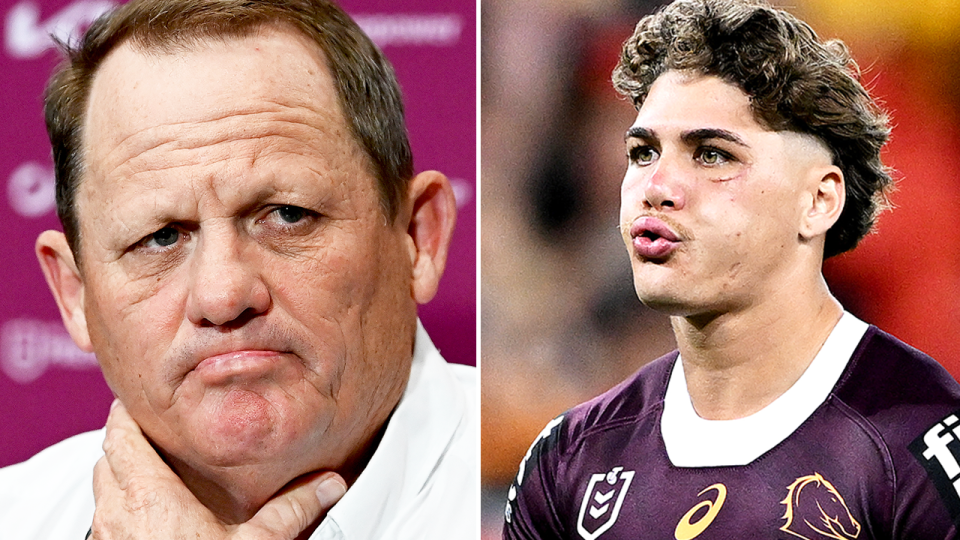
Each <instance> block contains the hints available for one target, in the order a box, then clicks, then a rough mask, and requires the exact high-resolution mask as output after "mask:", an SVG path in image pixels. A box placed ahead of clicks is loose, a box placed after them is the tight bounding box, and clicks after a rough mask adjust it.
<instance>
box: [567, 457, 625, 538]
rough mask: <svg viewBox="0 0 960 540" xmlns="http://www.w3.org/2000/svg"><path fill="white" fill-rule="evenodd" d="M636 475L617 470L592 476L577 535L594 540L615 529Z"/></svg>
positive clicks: (585, 494) (578, 523) (581, 503)
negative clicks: (611, 528)
mask: <svg viewBox="0 0 960 540" xmlns="http://www.w3.org/2000/svg"><path fill="white" fill-rule="evenodd" d="M633 475H634V471H625V470H623V467H614V468H613V469H612V470H610V471H609V472H606V473H599V474H594V475H592V476H590V482H589V483H588V484H587V489H586V491H585V492H584V493H583V500H582V501H581V502H580V516H579V517H578V518H577V532H579V533H580V536H582V537H583V538H584V540H594V539H595V538H597V537H598V536H600V535H601V534H603V533H605V532H607V530H609V529H610V527H613V524H614V523H616V521H617V518H618V517H619V516H620V507H621V506H623V498H624V497H626V495H627V490H628V489H630V482H632V481H633Z"/></svg>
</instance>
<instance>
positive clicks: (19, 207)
mask: <svg viewBox="0 0 960 540" xmlns="http://www.w3.org/2000/svg"><path fill="white" fill-rule="evenodd" d="M7 200H8V201H9V202H10V207H11V208H13V210H14V212H16V213H17V214H20V215H21V216H23V217H38V216H42V215H44V214H46V213H47V212H49V211H50V210H53V208H54V206H56V186H55V183H54V177H53V167H50V166H48V165H41V164H39V163H36V162H33V161H28V162H26V163H24V164H22V165H20V166H19V167H17V168H16V169H14V171H13V173H12V174H11V175H10V180H9V181H8V182H7Z"/></svg>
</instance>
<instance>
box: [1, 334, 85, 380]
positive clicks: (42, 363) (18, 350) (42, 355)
mask: <svg viewBox="0 0 960 540" xmlns="http://www.w3.org/2000/svg"><path fill="white" fill-rule="evenodd" d="M0 349H2V350H0V354H2V356H0V367H3V372H4V373H6V374H7V376H8V377H10V378H11V379H13V380H14V381H17V382H18V383H20V384H29V383H31V382H33V381H35V380H37V379H38V378H39V377H40V376H41V375H43V373H44V372H45V371H46V370H47V368H49V367H50V366H60V367H65V368H69V369H97V368H98V365H97V358H96V356H94V355H93V354H89V353H85V352H83V351H81V350H80V349H79V348H78V347H77V346H76V345H75V344H74V343H73V340H72V339H70V334H68V333H67V331H66V329H64V327H63V325H62V324H60V323H58V322H56V323H54V322H47V321H39V320H36V319H11V320H9V321H7V322H6V323H4V325H3V330H2V331H0Z"/></svg>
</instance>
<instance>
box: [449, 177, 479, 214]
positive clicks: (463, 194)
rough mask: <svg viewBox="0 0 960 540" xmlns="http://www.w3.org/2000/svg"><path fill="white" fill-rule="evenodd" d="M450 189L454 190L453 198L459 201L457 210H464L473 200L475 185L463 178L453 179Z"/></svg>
mask: <svg viewBox="0 0 960 540" xmlns="http://www.w3.org/2000/svg"><path fill="white" fill-rule="evenodd" d="M450 187H451V188H453V198H454V199H455V200H456V201H457V208H463V207H464V206H466V205H467V203H469V202H470V201H472V200H473V191H474V190H473V184H471V183H470V182H467V181H466V180H464V179H462V178H451V179H450Z"/></svg>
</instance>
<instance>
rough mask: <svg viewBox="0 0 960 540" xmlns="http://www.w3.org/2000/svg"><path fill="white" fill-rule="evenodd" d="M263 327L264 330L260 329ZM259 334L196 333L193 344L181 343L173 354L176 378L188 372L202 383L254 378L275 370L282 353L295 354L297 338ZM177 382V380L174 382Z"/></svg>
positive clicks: (185, 376)
mask: <svg viewBox="0 0 960 540" xmlns="http://www.w3.org/2000/svg"><path fill="white" fill-rule="evenodd" d="M261 330H263V329H261ZM258 334H260V335H259V337H258V338H254V339H245V338H242V337H240V336H231V337H228V338H225V337H224V336H222V335H209V334H208V335H206V336H198V337H197V338H196V341H194V342H193V344H192V345H187V346H184V347H183V348H182V349H180V350H179V351H177V352H176V353H175V354H174V358H175V359H176V360H174V365H176V366H179V368H178V371H179V373H180V375H179V380H180V382H182V381H183V380H184V379H186V378H188V377H190V376H191V375H196V376H199V377H200V380H201V381H202V382H203V383H205V384H217V383H222V382H224V381H226V380H229V379H231V378H238V377H239V378H244V379H255V378H257V377H262V376H264V375H266V374H268V373H269V372H270V371H271V370H272V369H275V367H276V366H277V364H278V363H280V362H281V361H282V359H283V357H284V356H288V355H290V354H296V353H295V349H296V348H297V347H296V346H295V343H296V342H297V340H296V339H289V338H292V337H293V336H288V337H287V338H284V337H283V336H282V335H275V336H274V337H273V338H271V337H269V331H267V334H268V335H267V336H264V335H262V333H261V332H258ZM177 385H179V383H178V384H177Z"/></svg>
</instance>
